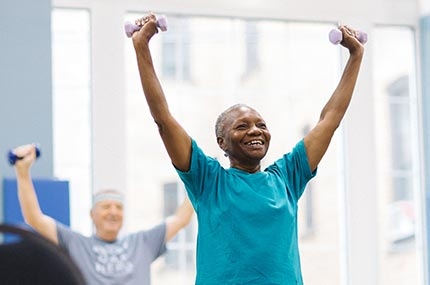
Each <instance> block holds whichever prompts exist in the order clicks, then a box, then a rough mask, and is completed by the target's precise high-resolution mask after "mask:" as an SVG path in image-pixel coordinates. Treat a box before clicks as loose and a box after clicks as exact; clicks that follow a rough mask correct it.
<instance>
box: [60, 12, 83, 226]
mask: <svg viewBox="0 0 430 285" xmlns="http://www.w3.org/2000/svg"><path fill="white" fill-rule="evenodd" d="M52 64H53V68H52V71H53V72H52V73H53V122H54V123H53V134H54V142H53V146H54V175H55V176H56V177H58V178H61V179H65V180H68V181H69V182H70V204H71V205H70V207H71V226H72V227H73V228H74V229H75V230H78V231H80V232H82V233H86V234H90V233H91V220H90V219H89V209H90V207H91V85H90V82H91V80H90V78H91V75H90V70H91V68H90V14H89V11H88V10H83V9H58V8H56V9H54V10H53V11H52Z"/></svg>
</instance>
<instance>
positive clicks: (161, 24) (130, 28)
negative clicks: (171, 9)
mask: <svg viewBox="0 0 430 285" xmlns="http://www.w3.org/2000/svg"><path fill="white" fill-rule="evenodd" d="M157 27H158V28H159V29H160V30H162V31H163V32H165V31H167V18H166V16H164V15H161V16H159V17H157ZM140 28H142V26H140V25H135V24H133V23H132V22H125V24H124V30H125V34H126V35H127V37H129V38H130V37H131V36H132V35H133V33H134V32H136V31H139V30H140Z"/></svg>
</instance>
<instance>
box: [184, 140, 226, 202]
mask: <svg viewBox="0 0 430 285" xmlns="http://www.w3.org/2000/svg"><path fill="white" fill-rule="evenodd" d="M219 168H220V164H219V162H218V161H217V160H216V159H215V158H212V157H209V156H207V155H205V153H204V152H203V150H202V149H200V148H199V146H198V145H197V143H196V141H195V140H192V141H191V163H190V169H189V170H188V171H186V172H183V171H180V170H178V169H176V171H177V173H178V175H179V177H180V178H181V180H182V182H183V183H184V185H185V189H186V190H187V193H188V197H189V198H190V200H191V203H192V204H193V205H194V206H195V205H196V201H197V200H198V199H199V198H200V196H201V195H202V191H203V189H212V188H213V185H207V183H211V182H212V181H213V179H208V177H212V178H213V177H214V176H216V172H217V171H218V170H219ZM208 181H210V182H208Z"/></svg>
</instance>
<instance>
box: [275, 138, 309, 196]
mask: <svg viewBox="0 0 430 285" xmlns="http://www.w3.org/2000/svg"><path fill="white" fill-rule="evenodd" d="M275 165H276V166H277V167H278V168H279V169H283V170H285V172H284V173H285V178H284V179H285V181H286V184H287V190H288V191H290V193H291V194H292V195H293V197H295V199H296V200H299V198H300V196H301V195H302V194H303V192H304V190H305V188H306V184H307V183H308V182H309V180H311V179H312V178H313V177H315V175H316V173H317V169H315V171H313V172H312V171H311V169H310V167H309V161H308V156H307V154H306V148H305V144H304V141H303V139H302V140H300V141H299V142H298V143H297V144H296V145H295V146H294V148H293V149H292V150H291V152H289V153H287V154H285V155H284V156H283V157H282V158H281V159H279V160H278V161H276V162H275ZM281 172H283V171H281Z"/></svg>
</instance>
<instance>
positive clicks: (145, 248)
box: [57, 223, 166, 285]
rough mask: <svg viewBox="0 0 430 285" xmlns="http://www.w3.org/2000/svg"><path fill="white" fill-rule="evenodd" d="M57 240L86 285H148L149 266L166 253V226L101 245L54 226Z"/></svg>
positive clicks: (58, 225) (64, 228)
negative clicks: (80, 273)
mask: <svg viewBox="0 0 430 285" xmlns="http://www.w3.org/2000/svg"><path fill="white" fill-rule="evenodd" d="M57 231H58V240H59V244H60V246H61V247H64V248H65V249H66V250H67V251H68V252H69V254H70V256H71V257H72V258H73V259H74V260H75V262H76V264H77V265H78V267H79V268H80V269H81V271H82V273H83V274H84V277H85V279H86V281H87V285H135V284H136V285H137V284H139V285H149V284H151V276H150V267H151V263H152V262H153V261H154V260H155V259H157V258H158V257H159V256H160V255H162V254H163V253H164V252H165V251H166V243H165V236H166V224H165V223H162V224H160V225H157V226H155V227H153V228H152V229H149V230H146V231H139V232H136V233H133V234H129V235H126V236H124V237H122V238H120V239H118V240H116V241H114V242H111V243H109V242H104V241H102V240H100V239H98V238H97V237H96V236H95V235H93V236H91V237H86V236H83V235H81V234H79V233H77V232H74V231H72V230H71V229H70V228H68V227H66V226H65V225H63V224H60V223H57Z"/></svg>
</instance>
